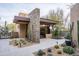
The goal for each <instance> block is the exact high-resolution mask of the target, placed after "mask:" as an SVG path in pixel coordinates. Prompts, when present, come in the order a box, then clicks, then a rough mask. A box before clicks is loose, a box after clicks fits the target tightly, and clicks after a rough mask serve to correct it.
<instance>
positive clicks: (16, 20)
mask: <svg viewBox="0 0 79 59" xmlns="http://www.w3.org/2000/svg"><path fill="white" fill-rule="evenodd" d="M13 22H14V23H21V22H22V23H23V22H24V23H25V22H26V23H29V22H30V18H28V17H22V16H14V20H13ZM40 23H46V24H56V21H53V20H50V19H46V18H40Z"/></svg>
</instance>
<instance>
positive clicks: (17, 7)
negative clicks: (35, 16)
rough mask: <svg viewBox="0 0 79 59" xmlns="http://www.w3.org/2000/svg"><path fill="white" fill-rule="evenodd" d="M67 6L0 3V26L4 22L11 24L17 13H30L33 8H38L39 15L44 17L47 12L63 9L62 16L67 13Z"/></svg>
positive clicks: (61, 4)
mask: <svg viewBox="0 0 79 59" xmlns="http://www.w3.org/2000/svg"><path fill="white" fill-rule="evenodd" d="M67 5H69V4H64V3H52V4H51V3H47V4H42V3H40V4H33V3H0V19H1V20H0V24H3V23H4V21H5V20H6V21H7V22H8V23H11V22H13V18H14V16H16V15H18V13H19V12H21V11H25V12H26V13H29V12H31V11H32V10H33V9H34V8H40V15H41V16H44V15H46V14H48V12H49V10H53V9H54V10H57V8H60V9H63V11H64V16H66V15H67V14H68V13H69V6H67Z"/></svg>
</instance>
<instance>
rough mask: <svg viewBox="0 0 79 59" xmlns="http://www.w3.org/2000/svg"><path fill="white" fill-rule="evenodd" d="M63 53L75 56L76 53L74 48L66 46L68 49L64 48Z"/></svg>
mask: <svg viewBox="0 0 79 59" xmlns="http://www.w3.org/2000/svg"><path fill="white" fill-rule="evenodd" d="M63 52H65V53H67V54H73V53H74V52H75V51H74V49H73V48H72V47H70V46H66V47H64V48H63Z"/></svg>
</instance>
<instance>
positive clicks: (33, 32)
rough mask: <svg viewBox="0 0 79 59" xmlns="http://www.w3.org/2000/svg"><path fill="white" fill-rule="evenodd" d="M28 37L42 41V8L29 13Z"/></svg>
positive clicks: (35, 40) (34, 40)
mask: <svg viewBox="0 0 79 59" xmlns="http://www.w3.org/2000/svg"><path fill="white" fill-rule="evenodd" d="M29 18H30V23H29V24H28V38H29V39H30V40H32V41H33V42H40V10H39V9H38V8H36V9H34V10H33V11H32V12H31V13H29Z"/></svg>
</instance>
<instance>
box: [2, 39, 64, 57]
mask: <svg viewBox="0 0 79 59" xmlns="http://www.w3.org/2000/svg"><path fill="white" fill-rule="evenodd" d="M40 41H41V42H40V43H39V44H35V45H32V46H28V47H23V48H17V47H13V46H11V45H9V39H3V40H0V55H2V56H32V55H33V54H32V53H33V52H35V51H38V50H39V49H45V48H48V47H51V46H54V45H55V44H56V42H57V41H58V43H59V44H62V43H64V42H65V39H60V40H56V39H41V40H40Z"/></svg>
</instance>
